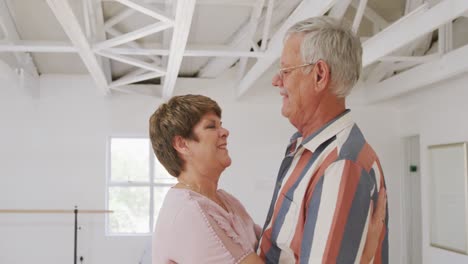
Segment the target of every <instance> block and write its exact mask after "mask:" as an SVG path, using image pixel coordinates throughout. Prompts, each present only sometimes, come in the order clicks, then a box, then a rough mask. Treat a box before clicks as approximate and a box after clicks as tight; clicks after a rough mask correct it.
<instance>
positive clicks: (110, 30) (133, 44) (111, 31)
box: [106, 28, 161, 64]
mask: <svg viewBox="0 0 468 264" xmlns="http://www.w3.org/2000/svg"><path fill="white" fill-rule="evenodd" d="M106 32H107V33H109V34H110V35H112V36H113V37H119V36H122V35H123V34H122V33H121V32H119V31H118V30H117V29H115V28H108V29H107V30H106ZM125 45H126V46H129V47H131V48H134V49H141V48H142V47H141V45H140V44H138V43H137V42H136V41H134V40H132V41H129V42H127V43H125ZM111 49H112V48H110V49H107V50H108V51H110V50H111ZM111 52H112V51H111ZM113 53H115V52H113ZM121 54H123V53H121ZM127 55H129V54H127ZM146 56H147V57H148V58H149V59H150V60H152V61H153V62H154V63H157V64H159V63H160V61H161V59H160V57H157V56H154V55H151V54H147V55H146Z"/></svg>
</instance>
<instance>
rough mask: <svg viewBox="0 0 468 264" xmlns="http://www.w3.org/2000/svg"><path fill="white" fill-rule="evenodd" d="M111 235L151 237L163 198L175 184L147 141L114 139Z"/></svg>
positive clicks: (109, 201)
mask: <svg viewBox="0 0 468 264" xmlns="http://www.w3.org/2000/svg"><path fill="white" fill-rule="evenodd" d="M109 145H110V147H109V157H110V166H109V170H108V172H109V175H108V184H107V206H108V209H109V210H113V211H114V213H112V214H109V216H108V217H107V223H106V224H107V233H108V234H150V233H151V232H152V231H153V227H154V223H156V220H157V216H158V213H159V210H160V208H161V205H162V202H163V201H164V197H165V195H166V193H167V191H168V190H169V188H170V187H172V186H173V185H174V184H175V183H176V182H177V180H176V178H174V177H173V176H171V175H170V174H169V173H168V172H167V171H166V169H165V168H164V167H163V166H162V165H161V164H160V163H159V161H158V159H157V158H156V157H155V155H154V154H153V149H152V147H151V143H150V141H149V139H147V138H111V139H110V144H109Z"/></svg>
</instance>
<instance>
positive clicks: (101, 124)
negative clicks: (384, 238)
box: [0, 71, 402, 264]
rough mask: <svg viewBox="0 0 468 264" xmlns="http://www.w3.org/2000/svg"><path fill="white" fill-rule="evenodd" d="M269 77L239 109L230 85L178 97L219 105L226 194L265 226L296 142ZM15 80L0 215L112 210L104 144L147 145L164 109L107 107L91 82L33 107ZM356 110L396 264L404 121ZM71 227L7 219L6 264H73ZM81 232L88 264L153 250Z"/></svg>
mask: <svg viewBox="0 0 468 264" xmlns="http://www.w3.org/2000/svg"><path fill="white" fill-rule="evenodd" d="M3 72H5V71H3ZM4 75H5V74H4ZM233 75H234V76H235V72H234V73H233ZM268 76H271V75H269V74H267V75H266V77H264V78H262V79H261V80H259V81H258V82H257V83H256V85H255V88H253V89H252V90H251V91H249V92H248V95H247V96H246V97H244V98H242V99H241V100H235V96H234V90H233V89H232V88H233V86H234V85H235V82H233V81H232V79H233V78H232V77H231V76H229V75H227V76H226V77H225V78H224V79H220V80H215V81H213V80H211V81H210V80H196V81H187V80H184V79H180V80H178V83H177V88H176V91H177V93H179V94H182V93H202V94H205V95H208V96H211V97H212V98H214V99H215V100H217V101H218V102H219V103H220V105H221V107H222V108H223V122H224V125H225V126H226V127H227V128H228V129H229V130H230V132H231V134H230V139H229V151H230V155H231V157H232V159H233V165H232V166H231V167H230V168H228V169H227V170H226V171H225V173H224V175H223V177H222V179H221V186H222V187H223V188H225V189H227V190H228V191H230V192H231V193H233V194H234V195H235V196H237V197H238V198H239V199H240V200H241V201H242V202H243V203H244V205H245V206H246V207H247V209H248V211H249V212H250V213H251V214H252V216H253V218H254V220H255V221H256V222H258V223H260V224H261V225H263V221H264V219H265V215H266V213H267V209H268V205H269V203H270V199H271V193H272V190H273V185H274V180H275V178H276V174H277V171H278V168H279V164H280V162H281V159H282V155H283V153H284V148H285V146H286V144H287V142H288V140H289V137H290V136H291V134H292V133H293V132H294V129H293V128H292V127H291V126H290V125H289V123H288V121H287V120H286V119H284V118H282V117H281V116H280V104H281V99H280V97H279V95H278V92H277V90H276V89H275V88H273V87H272V86H271V85H270V80H269V77H268ZM10 77H11V76H10ZM13 77H14V76H13ZM13 77H12V78H3V79H0V81H1V82H2V89H0V121H1V123H0V124H1V125H0V126H1V129H0V146H1V147H0V177H1V179H2V181H1V182H2V183H1V184H0V208H18V209H19V208H36V209H44V208H52V209H55V208H70V209H71V208H73V206H74V205H79V206H80V208H83V209H85V208H86V209H102V208H104V205H105V189H106V188H105V176H106V165H105V157H106V139H107V138H108V136H111V135H117V136H121V135H128V136H146V135H147V130H148V129H147V124H148V121H147V120H148V117H149V116H150V115H151V113H152V112H153V111H154V110H155V108H156V107H157V106H158V105H159V103H160V101H159V100H158V99H156V98H152V97H147V96H138V95H128V94H125V95H124V94H117V95H113V96H111V97H103V96H101V95H100V94H99V92H98V90H97V89H96V88H95V87H94V85H93V82H92V80H91V79H90V78H87V77H82V76H52V75H48V76H47V75H46V76H42V77H41V85H40V86H41V88H40V98H39V99H33V98H31V96H29V94H28V92H27V91H23V90H22V89H21V88H20V87H18V85H17V83H15V80H14V78H13ZM7 79H8V80H7ZM5 83H6V85H5ZM350 105H351V107H352V109H353V116H354V118H355V120H356V121H357V123H358V124H359V125H360V127H361V129H362V130H363V131H364V133H365V134H366V136H367V139H368V141H369V142H370V143H371V144H372V146H373V147H374V149H375V150H376V151H377V153H378V154H379V156H380V158H381V161H382V165H383V168H384V171H385V175H386V179H387V185H388V188H389V205H390V259H391V263H399V262H400V261H399V259H401V252H402V250H401V206H400V202H401V201H400V197H399V194H398V190H399V186H400V177H399V173H400V171H401V166H400V164H399V163H400V162H401V161H400V159H399V157H401V155H400V154H401V153H400V151H401V146H400V144H399V137H398V136H397V134H398V133H397V124H398V119H397V115H396V114H395V111H394V109H393V108H389V107H385V106H384V107H380V106H360V105H358V104H350ZM72 217H73V216H72V215H59V216H57V215H54V216H49V215H46V216H42V215H0V234H2V235H1V236H0V249H1V250H0V263H8V264H11V263H13V264H15V263H18V264H23V263H51V264H59V263H60V264H61V263H70V262H71V261H72V258H73V251H72V246H73V218H72ZM80 225H81V226H82V227H83V229H82V230H81V231H80V241H79V244H80V247H79V251H78V252H79V255H83V256H84V257H85V262H84V263H114V264H119V263H122V264H124V263H125V264H127V263H138V260H139V259H140V257H141V255H142V253H143V250H144V249H145V247H146V245H147V243H148V241H149V238H148V237H144V236H143V237H106V236H105V234H104V218H103V217H102V216H86V215H82V216H80Z"/></svg>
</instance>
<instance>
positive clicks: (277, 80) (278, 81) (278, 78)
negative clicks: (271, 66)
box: [271, 73, 283, 87]
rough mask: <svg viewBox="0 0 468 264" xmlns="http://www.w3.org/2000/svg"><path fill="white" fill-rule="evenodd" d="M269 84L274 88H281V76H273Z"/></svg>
mask: <svg viewBox="0 0 468 264" xmlns="http://www.w3.org/2000/svg"><path fill="white" fill-rule="evenodd" d="M271 84H272V85H273V86H275V87H283V79H281V76H280V75H279V73H277V74H275V76H273V79H272V80H271Z"/></svg>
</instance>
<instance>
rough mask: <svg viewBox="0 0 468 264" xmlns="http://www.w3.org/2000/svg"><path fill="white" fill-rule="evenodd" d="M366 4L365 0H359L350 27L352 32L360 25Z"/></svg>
mask: <svg viewBox="0 0 468 264" xmlns="http://www.w3.org/2000/svg"><path fill="white" fill-rule="evenodd" d="M366 6H367V0H360V1H359V5H358V8H357V9H356V15H355V16H354V21H353V26H352V29H353V31H354V32H358V30H359V26H360V25H361V21H362V17H363V15H364V11H365V9H366Z"/></svg>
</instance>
